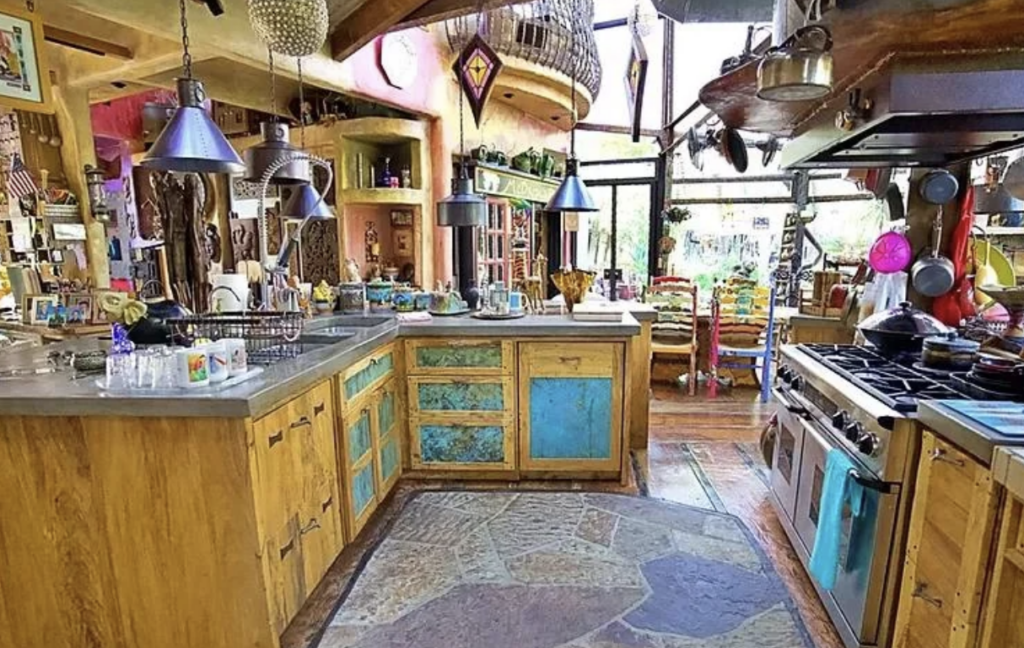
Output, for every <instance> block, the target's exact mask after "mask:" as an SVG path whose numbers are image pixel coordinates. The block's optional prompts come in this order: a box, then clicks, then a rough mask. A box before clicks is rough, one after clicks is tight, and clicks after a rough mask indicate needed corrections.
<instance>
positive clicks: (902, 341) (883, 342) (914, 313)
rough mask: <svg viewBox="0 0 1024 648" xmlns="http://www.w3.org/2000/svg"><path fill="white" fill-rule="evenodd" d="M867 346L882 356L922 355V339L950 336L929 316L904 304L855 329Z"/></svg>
mask: <svg viewBox="0 0 1024 648" xmlns="http://www.w3.org/2000/svg"><path fill="white" fill-rule="evenodd" d="M858 328H859V329H860V332H861V333H863V334H864V337H865V338H867V340H868V342H870V343H871V344H873V345H875V346H876V347H877V348H878V350H879V352H881V353H882V354H883V355H888V356H895V355H899V354H901V353H921V347H922V346H923V344H924V340H925V338H929V337H933V336H937V335H949V334H950V333H951V332H952V331H953V329H951V328H949V327H948V326H946V325H945V324H943V323H942V322H940V321H939V320H938V319H936V318H934V317H932V316H931V315H929V314H928V313H926V312H924V311H922V310H918V309H916V308H914V307H913V306H911V305H910V302H903V303H902V304H900V305H899V306H897V307H896V308H892V309H890V310H886V311H882V312H880V313H875V314H874V315H872V316H871V317H869V318H867V319H866V320H864V321H863V322H861V324H860V326H859V327H858Z"/></svg>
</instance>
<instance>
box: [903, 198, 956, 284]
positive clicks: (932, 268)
mask: <svg viewBox="0 0 1024 648" xmlns="http://www.w3.org/2000/svg"><path fill="white" fill-rule="evenodd" d="M940 245H942V207H939V212H938V213H937V214H936V215H935V242H934V243H933V244H932V250H931V252H930V253H928V254H926V256H925V257H924V258H921V259H918V260H917V263H915V264H914V267H912V268H911V269H910V280H911V282H912V283H913V284H914V290H916V291H917V292H919V293H921V294H922V295H924V296H925V297H939V296H940V295H945V294H946V293H948V292H949V291H950V290H952V289H953V284H954V283H955V281H956V268H954V267H953V262H952V261H950V260H949V259H947V258H946V257H944V256H942V255H941V254H939V246H940Z"/></svg>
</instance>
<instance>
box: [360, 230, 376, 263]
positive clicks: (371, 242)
mask: <svg viewBox="0 0 1024 648" xmlns="http://www.w3.org/2000/svg"><path fill="white" fill-rule="evenodd" d="M363 238H364V241H365V244H366V263H368V264H369V263H380V235H379V234H377V226H376V225H375V224H374V223H373V221H366V234H365V236H364V237H363Z"/></svg>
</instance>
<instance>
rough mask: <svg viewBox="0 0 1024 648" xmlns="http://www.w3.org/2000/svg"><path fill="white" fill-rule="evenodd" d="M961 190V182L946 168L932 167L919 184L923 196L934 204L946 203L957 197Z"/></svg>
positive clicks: (926, 200)
mask: <svg viewBox="0 0 1024 648" xmlns="http://www.w3.org/2000/svg"><path fill="white" fill-rule="evenodd" d="M959 190H960V183H959V182H958V181H957V179H956V176H954V175H953V174H952V173H950V172H949V171H946V170H945V169H932V170H931V171H929V172H928V173H926V174H925V176H924V177H923V178H921V184H920V186H919V191H920V192H921V198H923V199H924V201H925V202H927V203H931V204H932V205H945V204H946V203H948V202H949V201H950V200H953V199H954V198H956V192H957V191H959Z"/></svg>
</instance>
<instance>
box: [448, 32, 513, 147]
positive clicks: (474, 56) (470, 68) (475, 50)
mask: <svg viewBox="0 0 1024 648" xmlns="http://www.w3.org/2000/svg"><path fill="white" fill-rule="evenodd" d="M502 67H503V65H502V62H501V59H500V58H498V55H497V53H496V52H495V51H494V50H493V49H491V46H490V45H488V44H487V41H485V40H484V39H483V38H482V37H481V36H480V34H479V33H477V34H475V35H474V36H473V38H471V39H470V40H469V42H468V43H466V46H465V47H464V48H463V49H462V53H461V54H459V57H458V58H457V59H456V60H455V64H454V65H453V66H452V69H453V70H455V75H456V76H457V77H458V79H459V86H460V87H461V88H462V92H463V93H464V94H465V95H466V99H468V100H469V108H470V110H472V111H473V119H474V120H476V125H477V128H479V127H480V119H481V117H482V116H483V112H484V106H485V105H487V100H488V99H489V98H490V96H491V90H492V89H493V88H494V81H495V80H496V79H497V78H498V74H499V73H500V72H501V68H502Z"/></svg>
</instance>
